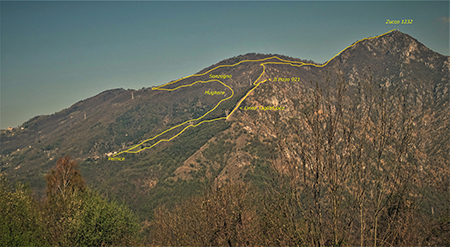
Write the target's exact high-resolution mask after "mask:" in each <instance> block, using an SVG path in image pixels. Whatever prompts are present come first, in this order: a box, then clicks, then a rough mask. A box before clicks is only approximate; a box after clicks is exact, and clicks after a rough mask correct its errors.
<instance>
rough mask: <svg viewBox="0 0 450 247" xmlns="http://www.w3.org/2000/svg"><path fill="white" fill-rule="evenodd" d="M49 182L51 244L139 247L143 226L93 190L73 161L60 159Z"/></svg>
mask: <svg viewBox="0 0 450 247" xmlns="http://www.w3.org/2000/svg"><path fill="white" fill-rule="evenodd" d="M46 179H47V203H46V212H47V220H48V221H47V223H48V228H49V229H50V232H51V236H52V238H51V241H52V243H53V244H56V245H63V246H103V245H109V246H111V245H117V246H128V245H136V244H137V241H138V238H137V235H138V230H139V225H138V223H137V219H136V217H135V216H134V214H133V213H132V212H131V210H130V209H128V207H127V206H125V205H119V204H117V203H116V202H108V201H107V200H105V199H103V198H102V197H101V196H100V195H99V194H97V193H95V192H93V191H91V190H89V189H88V188H87V187H86V184H85V182H84V180H83V178H82V176H81V174H80V172H79V170H78V165H77V163H76V162H75V161H74V160H72V159H71V158H70V157H68V156H67V157H64V158H60V159H58V161H57V163H56V169H51V170H50V172H49V174H48V175H47V176H46Z"/></svg>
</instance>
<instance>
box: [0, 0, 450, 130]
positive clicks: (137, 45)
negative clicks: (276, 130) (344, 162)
mask: <svg viewBox="0 0 450 247" xmlns="http://www.w3.org/2000/svg"><path fill="white" fill-rule="evenodd" d="M0 4H1V5H0V7H1V115H0V116H1V121H0V127H1V128H2V129H4V128H6V127H8V126H12V127H17V126H19V125H21V124H22V123H23V122H25V121H27V120H28V119H30V118H32V117H34V116H36V115H43V114H51V113H54V112H57V111H60V110H62V109H64V108H67V107H69V106H71V105H72V104H74V103H76V102H77V101H79V100H82V99H85V98H88V97H91V96H94V95H96V94H98V93H100V92H102V91H104V90H107V89H112V88H120V87H123V88H125V89H129V88H132V89H139V88H142V87H150V86H155V85H160V84H163V83H166V82H168V81H170V80H173V79H178V78H180V77H184V76H188V75H190V74H193V73H196V72H198V71H199V70H201V69H203V68H205V67H207V66H209V65H211V64H214V63H216V62H219V61H220V60H223V59H226V58H229V57H233V56H236V55H240V54H245V53H249V52H258V53H278V54H284V55H288V56H292V57H298V58H302V59H312V60H314V61H316V62H319V63H323V62H325V61H326V60H328V59H329V58H331V57H332V56H334V55H335V54H336V53H338V52H339V51H341V50H342V49H343V48H345V47H346V46H348V45H350V44H352V43H353V42H355V41H356V40H359V39H362V38H365V37H370V36H375V35H378V34H382V33H385V32H387V31H389V30H392V29H395V28H397V29H399V30H400V31H402V32H405V33H408V34H409V35H411V36H413V37H415V38H417V39H418V40H419V41H420V42H422V43H424V44H425V45H426V46H428V47H430V48H431V49H432V50H434V51H436V52H439V53H441V54H444V55H449V2H448V1H441V2H430V1H427V2H417V1H414V2H406V1H402V2H360V1H351V2H330V1H327V2H254V1H253V2H138V1H136V2H130V1H126V2H67V1H64V2H61V1H59V2H5V1H2V2H0ZM386 19H391V20H393V19H400V20H401V19H413V20H414V21H413V24H412V25H386V24H385V22H386Z"/></svg>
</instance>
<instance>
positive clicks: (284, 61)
mask: <svg viewBox="0 0 450 247" xmlns="http://www.w3.org/2000/svg"><path fill="white" fill-rule="evenodd" d="M395 30H396V29H393V30H391V31H388V32H386V33H383V34H380V35H377V36H374V37H368V38H364V39H360V40H358V41H356V42H355V43H353V44H352V45H349V46H347V47H346V48H344V49H343V50H342V51H340V52H339V53H337V54H336V55H334V56H333V57H332V58H330V59H329V60H328V61H327V62H326V63H324V64H314V63H304V62H300V61H289V60H285V59H281V58H279V57H277V56H272V57H267V58H262V59H255V60H242V61H240V62H238V63H235V64H225V65H219V66H216V67H215V68H212V69H210V70H208V71H206V72H204V73H201V74H193V75H190V76H186V77H182V78H180V79H178V80H175V81H171V82H168V83H166V84H163V85H161V86H157V87H153V88H152V90H161V91H174V90H177V89H179V88H184V87H190V86H193V85H195V84H197V83H209V82H213V81H217V82H219V83H221V84H222V85H224V86H225V87H227V88H229V89H230V90H231V96H229V97H227V98H225V99H222V100H220V101H219V103H217V105H216V106H215V107H214V108H213V109H211V110H209V111H208V112H206V113H205V114H203V116H201V117H199V118H196V119H190V120H187V121H185V122H183V123H181V124H178V125H176V126H173V127H171V128H169V129H167V130H165V131H163V132H161V133H159V134H158V135H156V136H154V137H152V138H150V139H147V140H144V141H142V142H140V143H139V144H136V145H134V146H133V147H131V148H129V149H127V150H124V151H121V152H119V153H117V154H114V155H113V157H114V156H117V155H119V154H123V153H138V152H141V151H143V150H146V149H150V148H153V147H154V146H156V145H157V144H159V143H161V142H168V141H171V140H173V139H174V138H176V137H178V136H179V135H181V134H182V133H183V132H184V131H185V130H187V129H188V128H190V127H193V128H195V127H197V126H199V125H200V124H202V123H208V122H214V121H218V120H227V119H228V118H229V117H230V116H231V115H232V114H233V113H234V112H235V111H236V109H238V108H239V106H240V105H241V104H242V102H243V101H244V100H245V99H246V98H247V97H248V96H249V95H250V93H251V92H253V90H255V89H256V88H257V87H258V86H259V85H261V83H264V82H265V81H267V80H264V81H261V82H258V81H259V80H260V79H261V77H262V76H263V75H264V73H265V71H266V65H267V64H285V65H291V66H297V67H301V66H305V65H306V66H314V67H317V68H322V67H325V66H326V65H327V64H328V63H329V62H331V61H332V60H333V59H334V58H336V57H337V56H339V55H340V54H341V53H343V52H344V51H346V50H347V49H349V48H351V47H353V46H355V45H356V44H358V43H359V42H361V41H364V40H369V39H375V38H378V37H381V36H384V35H386V34H388V33H391V32H392V31H395ZM271 59H277V60H279V61H282V62H265V63H261V66H262V67H263V71H262V73H261V74H260V75H259V77H258V79H256V80H255V82H254V83H253V85H255V87H253V88H252V89H250V90H249V91H248V92H247V93H246V94H245V96H244V97H242V99H240V100H239V102H238V103H237V104H236V106H235V107H234V109H233V110H232V111H231V112H230V114H228V117H219V118H215V119H209V120H203V121H201V122H199V123H197V124H195V125H192V124H191V125H188V126H186V127H185V128H184V129H183V130H181V131H180V132H179V133H177V134H176V135H174V136H172V137H171V138H169V139H161V140H159V141H157V142H156V143H154V144H153V145H151V146H149V147H145V148H141V149H139V150H136V151H132V150H133V149H135V148H137V147H139V146H141V145H143V144H144V143H146V142H148V141H151V140H154V139H155V138H157V137H159V136H161V135H163V134H165V133H167V132H169V131H171V130H173V129H176V128H178V127H180V126H183V125H185V124H186V123H189V122H192V121H198V120H200V119H202V118H204V117H206V115H208V114H209V113H211V112H212V111H214V110H215V109H216V108H217V107H218V106H219V105H220V104H221V103H222V102H223V101H226V100H229V99H231V98H232V97H233V96H234V91H233V89H232V88H231V87H230V86H228V85H227V84H225V83H223V82H222V81H220V80H217V79H213V80H208V81H195V82H193V83H191V84H187V85H181V86H178V87H176V88H163V87H165V86H168V85H171V84H173V83H176V82H179V81H181V80H184V79H187V78H190V77H196V76H204V75H206V74H208V73H210V72H211V71H214V70H216V69H218V68H224V67H234V66H236V65H239V64H241V63H246V62H263V61H267V60H271Z"/></svg>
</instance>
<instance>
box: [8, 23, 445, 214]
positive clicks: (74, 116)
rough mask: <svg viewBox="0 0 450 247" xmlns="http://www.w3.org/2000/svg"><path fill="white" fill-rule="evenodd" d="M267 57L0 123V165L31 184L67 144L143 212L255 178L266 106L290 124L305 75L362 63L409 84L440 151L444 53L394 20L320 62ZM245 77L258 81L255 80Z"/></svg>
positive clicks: (106, 188)
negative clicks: (389, 27)
mask: <svg viewBox="0 0 450 247" xmlns="http://www.w3.org/2000/svg"><path fill="white" fill-rule="evenodd" d="M273 56H274V55H262V54H246V55H243V56H237V57H234V58H230V59H227V60H224V61H221V62H219V63H218V64H215V65H212V66H210V67H208V68H205V69H203V70H201V71H200V72H198V73H196V74H194V75H193V76H188V77H186V78H181V79H179V80H175V81H172V82H169V83H168V84H166V85H162V86H161V87H160V88H164V89H167V90H152V88H143V89H141V90H124V89H115V90H109V91H105V92H103V93H100V94H99V95H97V96H94V97H92V98H89V99H86V100H83V101H80V102H78V103H76V104H74V105H73V106H71V107H70V108H68V109H65V110H63V111H60V112H58V113H55V114H53V115H51V116H38V117H35V118H33V119H31V120H29V121H27V122H26V123H24V124H23V125H22V126H21V127H19V128H18V129H14V130H13V131H5V130H2V133H1V142H2V150H1V151H2V153H1V166H0V168H1V171H3V172H6V173H7V174H8V176H9V177H10V178H11V180H13V181H26V182H30V184H31V186H32V188H33V189H34V190H35V191H36V192H37V193H38V194H41V195H42V194H43V191H44V186H45V180H44V175H45V173H46V172H47V171H48V169H49V168H50V167H51V166H53V165H54V163H55V159H57V158H58V157H60V156H63V155H66V154H70V155H72V156H73V157H74V158H76V159H77V160H78V161H79V162H80V166H81V169H82V173H83V176H85V177H86V180H87V182H88V183H90V184H91V185H93V186H94V187H96V188H98V189H100V190H101V191H103V192H105V193H108V194H110V195H114V196H117V197H118V198H119V199H121V200H122V199H124V200H126V201H128V203H129V204H130V205H132V206H133V207H134V209H136V210H140V211H141V212H143V213H144V212H146V213H151V210H152V209H153V208H154V206H156V205H158V204H160V203H163V202H174V201H176V200H177V199H181V198H184V197H186V196H189V195H191V194H195V193H198V192H199V191H201V190H202V189H203V188H204V186H205V185H208V184H210V183H212V182H214V181H215V182H221V181H227V180H247V181H256V182H257V181H261V180H260V179H261V178H263V177H264V176H267V174H268V170H269V167H268V165H269V163H270V162H271V161H270V160H271V159H273V158H277V157H278V151H277V145H276V142H275V141H274V140H275V137H276V135H277V133H276V131H275V130H276V129H274V123H275V122H274V121H275V118H276V116H279V118H280V119H281V122H282V124H284V126H289V125H288V123H287V122H286V120H287V119H292V118H299V117H302V116H301V114H300V112H299V108H298V106H299V103H300V102H301V101H302V100H304V95H307V93H308V92H310V91H311V90H312V89H313V88H314V87H315V83H311V82H317V83H318V85H320V86H323V87H325V86H326V78H327V75H331V76H332V77H334V76H335V75H336V74H338V73H339V71H342V73H343V74H342V75H343V78H344V80H345V81H346V83H348V85H349V88H350V90H349V91H350V92H352V90H353V91H355V90H356V85H357V84H358V82H361V81H364V75H365V74H367V75H370V76H372V77H373V78H374V79H373V80H372V81H371V83H373V84H375V85H377V86H380V87H383V88H385V89H386V91H387V92H388V93H390V94H395V93H397V92H401V91H402V90H409V92H411V94H409V95H410V96H409V98H408V104H410V105H411V106H414V107H415V108H414V116H415V118H416V120H417V123H419V124H420V126H418V128H419V129H421V133H423V135H422V136H421V138H423V141H422V145H424V147H425V149H426V150H427V153H426V154H425V155H426V156H427V157H429V156H431V155H435V154H439V155H441V156H440V157H441V158H442V159H447V160H448V156H446V155H448V151H449V148H448V139H449V136H448V133H450V131H449V130H448V126H449V124H448V112H449V95H448V93H449V92H448V91H449V90H448V88H449V84H448V81H449V57H446V56H442V55H440V54H437V53H435V52H433V51H431V50H429V49H428V48H426V47H425V46H424V45H423V44H421V43H420V42H418V41H417V40H415V39H414V38H412V37H410V36H409V35H407V34H404V33H401V32H399V31H394V32H390V33H388V34H386V35H383V36H381V37H378V38H375V39H368V40H362V41H361V42H358V43H356V44H355V45H354V46H351V47H349V48H348V49H346V50H345V51H344V52H343V53H341V54H339V55H338V56H337V57H336V58H334V59H332V60H331V61H329V63H328V64H327V65H326V66H321V65H313V63H312V62H311V61H302V60H299V59H293V58H290V57H285V56H279V55H276V56H277V57H278V58H274V57H273ZM255 60H256V61H255ZM282 60H286V61H292V62H283V61H282ZM261 63H264V64H265V65H264V66H261ZM224 65H226V66H224ZM263 72H264V73H263ZM215 75H223V77H222V78H220V77H219V79H220V81H221V82H223V83H224V84H226V85H227V86H229V87H230V88H231V89H232V90H230V89H229V88H227V87H225V86H224V85H223V84H221V83H220V82H218V81H214V80H213V79H215V77H214V76H215ZM225 75H226V76H225ZM224 77H226V78H224ZM210 80H211V81H210ZM207 81H210V82H207ZM263 81H264V82H263ZM203 82H205V83H203ZM255 82H261V84H260V85H259V86H258V87H257V88H255V84H254V83H255ZM253 88H255V89H254V90H253V91H252V92H250V94H249V95H248V97H246V98H245V100H244V101H243V102H242V104H241V105H239V108H237V109H236V111H234V113H233V115H231V116H230V117H229V118H228V119H227V120H226V121H225V120H221V121H215V122H210V123H203V124H201V125H198V126H197V127H195V128H188V129H186V131H184V132H183V133H181V134H180V135H179V136H178V137H177V138H174V139H173V140H171V141H169V142H161V143H159V144H158V145H156V146H154V147H152V148H151V149H145V150H142V151H140V152H137V153H122V154H121V155H120V156H117V157H121V158H123V161H119V160H117V161H110V160H108V158H110V157H112V156H113V155H114V153H116V154H117V153H120V152H122V151H126V150H129V149H130V148H132V147H134V146H136V145H140V144H141V143H142V142H143V141H146V140H150V139H152V138H154V137H155V136H157V137H156V138H155V139H152V140H151V141H148V142H146V143H144V144H141V145H140V146H141V147H140V148H146V147H150V146H151V145H152V144H155V143H156V142H157V141H158V140H164V139H166V140H167V139H169V138H170V137H172V136H174V135H176V134H177V133H179V132H180V131H181V130H182V129H183V128H185V127H186V126H188V125H189V124H191V123H189V122H187V123H186V124H184V125H181V124H183V123H184V122H186V121H188V120H192V119H198V118H200V117H202V116H204V117H203V118H202V120H208V119H211V120H212V119H215V118H220V117H225V116H226V115H227V112H228V113H230V112H231V110H233V109H234V108H235V106H236V105H237V104H238V102H240V100H241V99H242V98H243V97H245V96H246V94H247V92H249V90H251V89H253ZM352 88H353V89H352ZM153 89H156V88H153ZM172 89H174V90H172ZM171 90H172V91H171ZM328 90H332V89H328ZM206 91H208V92H211V91H217V92H223V94H219V95H209V94H207V93H206ZM353 93H354V92H353ZM231 95H233V97H231V98H230V99H229V100H226V101H223V102H222V103H220V101H221V100H223V99H225V98H227V97H229V96H231ZM218 103H220V105H218ZM216 106H217V108H215V109H214V111H212V112H209V111H210V110H211V109H213V108H214V107H216ZM205 114H206V115H205ZM192 122H193V123H192V124H195V123H199V122H200V120H198V121H192ZM178 125H181V126H180V127H177V128H174V129H173V130H170V131H168V132H166V133H164V134H162V135H161V136H158V134H160V133H163V132H164V131H166V130H169V129H171V128H172V127H176V126H178ZM22 128H23V129H22ZM284 131H286V134H289V132H292V131H293V130H290V129H285V130H284ZM139 150H140V149H139Z"/></svg>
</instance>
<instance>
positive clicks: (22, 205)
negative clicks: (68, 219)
mask: <svg viewBox="0 0 450 247" xmlns="http://www.w3.org/2000/svg"><path fill="white" fill-rule="evenodd" d="M7 184H8V181H7V180H6V177H5V174H3V173H0V246H45V245H47V244H48V238H47V231H46V228H45V224H44V222H43V217H42V214H41V212H40V211H39V210H38V209H39V205H38V203H37V202H36V201H35V200H34V199H33V198H32V197H31V192H30V190H29V189H28V187H27V186H24V185H23V184H21V183H17V184H16V188H15V190H14V191H10V190H9V188H8V185H7Z"/></svg>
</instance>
